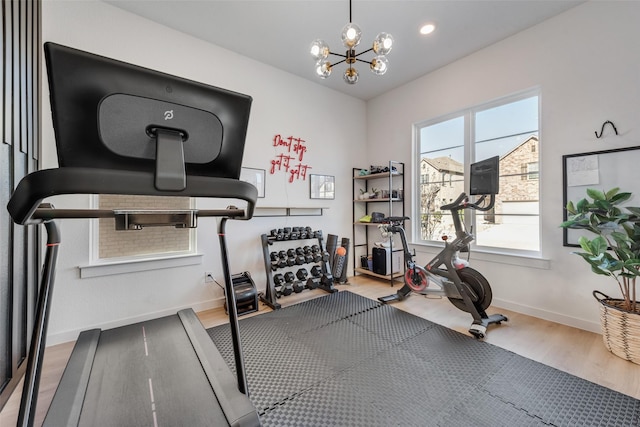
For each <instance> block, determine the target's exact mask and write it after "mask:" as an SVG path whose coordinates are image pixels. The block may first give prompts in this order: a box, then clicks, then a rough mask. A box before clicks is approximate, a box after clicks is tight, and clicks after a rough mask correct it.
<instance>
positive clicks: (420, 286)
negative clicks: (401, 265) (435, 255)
mask: <svg viewBox="0 0 640 427" xmlns="http://www.w3.org/2000/svg"><path fill="white" fill-rule="evenodd" d="M416 278H418V279H420V281H419V282H418V283H416V282H415V279H416ZM404 282H405V283H406V284H407V286H409V287H410V288H411V290H412V291H414V292H422V291H424V290H425V289H426V288H427V286H429V280H428V279H427V275H426V274H425V272H424V271H421V270H416V269H415V268H411V269H409V270H407V272H406V273H404Z"/></svg>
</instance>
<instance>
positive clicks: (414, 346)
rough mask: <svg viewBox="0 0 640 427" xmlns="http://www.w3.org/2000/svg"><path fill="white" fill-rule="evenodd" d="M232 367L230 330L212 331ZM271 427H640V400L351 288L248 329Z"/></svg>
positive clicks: (259, 395) (248, 348) (251, 377)
mask: <svg viewBox="0 0 640 427" xmlns="http://www.w3.org/2000/svg"><path fill="white" fill-rule="evenodd" d="M208 332H209V335H210V336H211V337H212V339H213V341H214V342H215V343H216V345H217V346H218V348H219V349H220V352H221V353H222V355H223V356H224V358H225V360H226V361H227V363H228V364H229V366H231V368H232V369H234V362H233V352H232V347H231V338H230V330H229V326H228V325H222V326H218V327H215V328H211V329H209V330H208ZM240 335H241V339H242V344H243V349H244V357H245V364H246V372H247V381H248V383H249V389H250V393H251V394H250V397H251V401H252V402H253V403H254V405H255V406H256V408H257V410H258V413H259V414H260V420H261V421H262V423H263V425H265V426H367V427H368V426H392V425H398V426H438V427H449V426H456V427H458V426H461V427H464V426H469V427H471V426H473V427H478V426H487V427H496V426H505V427H507V426H508V427H513V426H518V427H520V426H527V427H528V426H581V427H582V426H623V427H630V426H640V401H639V400H636V399H633V398H632V397H629V396H627V395H624V394H621V393H618V392H615V391H613V390H610V389H608V388H605V387H602V386H599V385H597V384H594V383H591V382H589V381H586V380H583V379H580V378H578V377H575V376H573V375H570V374H567V373H566V372H562V371H559V370H557V369H554V368H551V367H549V366H546V365H543V364H541V363H538V362H535V361H532V360H529V359H526V358H524V357H521V356H518V355H517V354H515V353H512V352H510V351H507V350H504V349H501V348H499V347H496V346H493V345H491V344H487V343H485V342H482V341H478V340H476V339H474V338H472V337H469V336H466V335H463V334H460V333H458V332H456V331H452V330H450V329H447V328H445V327H442V326H440V325H437V324H435V323H433V322H430V321H428V320H425V319H422V318H420V317H417V316H413V315H411V314H408V313H406V312H403V311H401V310H398V309H396V308H394V307H393V306H390V305H384V304H380V303H379V302H377V301H374V300H370V299H368V298H364V297H361V296H359V295H356V294H353V293H351V292H347V291H341V292H337V293H333V294H330V295H327V296H324V297H321V298H317V299H314V300H309V301H305V302H303V303H300V304H296V305H294V306H291V307H287V308H283V309H281V310H277V311H274V312H271V313H267V314H263V315H260V316H256V317H251V318H247V319H241V320H240Z"/></svg>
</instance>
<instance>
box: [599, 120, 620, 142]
mask: <svg viewBox="0 0 640 427" xmlns="http://www.w3.org/2000/svg"><path fill="white" fill-rule="evenodd" d="M607 123H608V124H610V125H611V127H612V128H613V131H614V132H615V133H616V135H617V134H618V129H616V125H614V124H613V122H612V121H610V120H607V121H606V122H604V123H603V124H602V129H600V135H598V131H596V132H595V134H596V138H602V134H603V133H604V127H605V126H606V125H607Z"/></svg>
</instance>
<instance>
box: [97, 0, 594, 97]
mask: <svg viewBox="0 0 640 427" xmlns="http://www.w3.org/2000/svg"><path fill="white" fill-rule="evenodd" d="M105 1H106V2H107V3H110V4H112V5H114V6H116V7H119V8H121V9H124V10H127V11H130V12H132V13H134V14H136V15H140V16H142V17H145V18H148V19H150V20H152V21H155V22H158V23H160V24H163V25H166V26H168V27H171V28H174V29H176V30H179V31H181V32H184V33H187V34H190V35H192V36H194V37H197V38H200V39H203V40H206V41H209V42H211V43H213V44H216V45H218V46H221V47H223V48H226V49H229V50H232V51H234V52H237V53H240V54H242V55H244V56H247V57H249V58H253V59H255V60H257V61H260V62H262V63H265V64H268V65H271V66H273V67H276V68H279V69H282V70H284V71H287V72H290V73H293V74H295V75H297V76H300V77H302V78H305V79H308V80H310V81H313V82H315V83H317V84H319V85H322V86H325V87H329V88H332V89H335V90H337V91H340V92H343V93H345V94H348V95H351V96H354V97H357V98H360V99H363V100H368V99H371V98H373V97H375V96H377V95H380V94H382V93H384V92H386V91H388V90H391V89H394V88H396V87H398V86H401V85H403V84H405V83H407V82H409V81H411V80H414V79H416V78H417V77H420V76H422V75H425V74H427V73H429V72H431V71H434V70H436V69H438V68H440V67H442V66H444V65H446V64H448V63H451V62H453V61H455V60H457V59H460V58H462V57H464V56H466V55H469V54H471V53H473V52H475V51H477V50H479V49H482V48H483V47H486V46H489V45H491V44H493V43H496V42H498V41H500V40H502V39H504V38H506V37H509V36H511V35H513V34H515V33H518V32H520V31H522V30H524V29H526V28H529V27H531V26H533V25H536V24H537V23H539V22H542V21H544V20H546V19H549V18H551V17H553V16H555V15H557V14H559V13H562V12H564V11H566V10H567V9H570V8H572V7H574V6H576V5H577V4H579V3H582V1H568V0H507V1H493V0H471V1H465V0H445V1H435V0H426V1H418V0H411V1H406V0H386V1H385V0H354V1H353V4H352V21H353V22H354V23H356V24H358V25H359V26H360V28H361V29H362V41H361V43H360V45H359V46H358V47H357V48H356V53H359V52H362V51H364V50H367V49H369V48H370V47H371V44H372V43H373V39H374V38H375V37H376V35H377V34H378V33H379V32H382V31H384V32H388V33H391V34H392V35H393V37H394V39H395V42H394V46H393V49H392V51H391V52H390V53H389V55H388V56H387V58H388V60H389V70H388V72H387V73H386V74H385V75H384V76H375V75H374V74H373V73H371V72H370V71H369V70H368V65H367V64H364V63H360V64H357V65H356V68H357V69H358V71H359V73H360V79H359V81H358V83H357V84H355V85H348V84H346V83H345V82H344V81H343V79H342V73H343V72H344V69H345V68H346V67H345V65H344V64H341V65H337V66H335V67H334V69H333V74H332V75H331V76H330V77H329V78H328V79H325V80H322V79H320V78H318V77H316V75H315V71H314V61H313V59H312V58H311V56H310V55H309V46H310V44H311V42H312V41H313V40H315V39H317V38H321V39H323V40H325V41H326V42H327V43H328V44H329V47H330V48H331V50H332V51H334V52H339V53H341V54H344V53H345V51H346V49H345V48H344V47H343V46H342V43H341V41H340V32H341V30H342V27H343V26H344V25H345V24H346V23H348V22H349V1H348V0H284V1H283V0H281V1H269V0H253V1H250V0H198V1H192V0H105ZM427 22H431V23H434V24H435V25H436V30H435V32H433V33H432V34H431V35H428V36H421V35H420V34H419V28H420V26H421V25H422V24H424V23H427ZM372 57H373V54H372V53H371V52H370V53H367V54H363V55H362V57H361V58H363V59H366V60H370V59H371V58H372ZM333 59H334V61H333V62H337V61H338V60H340V59H341V58H338V57H333Z"/></svg>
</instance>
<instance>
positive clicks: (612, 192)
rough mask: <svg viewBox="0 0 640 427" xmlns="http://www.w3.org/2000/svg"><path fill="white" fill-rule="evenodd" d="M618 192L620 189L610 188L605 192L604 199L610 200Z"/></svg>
mask: <svg viewBox="0 0 640 427" xmlns="http://www.w3.org/2000/svg"><path fill="white" fill-rule="evenodd" d="M618 191H620V188H618V187H615V188H612V189H611V190H609V191H607V192H606V194H605V197H606V198H607V199H611V198H612V197H613V196H615V195H616V194H618Z"/></svg>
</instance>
